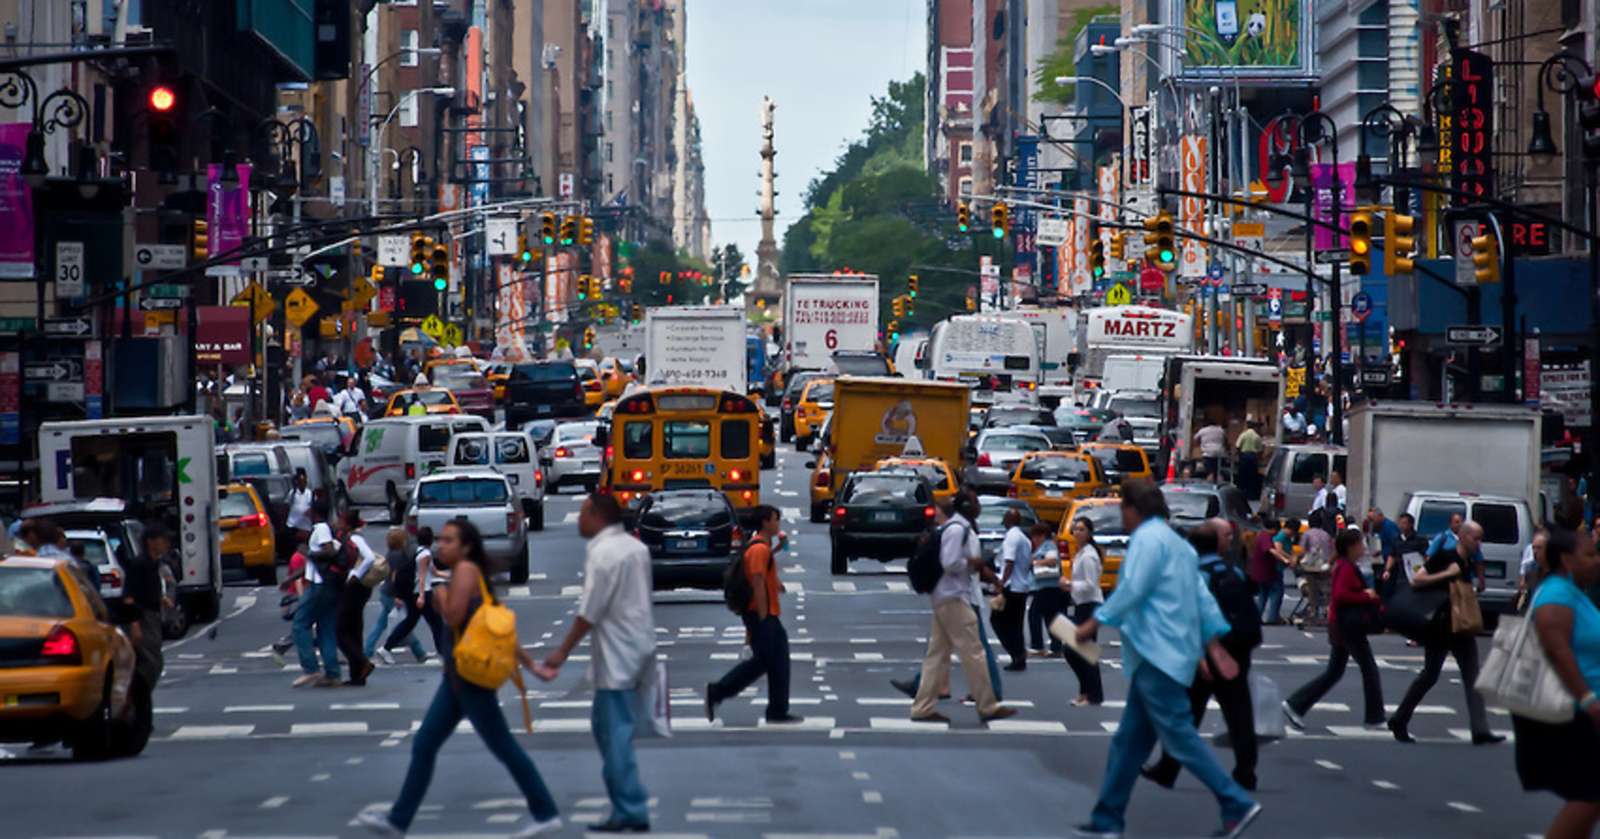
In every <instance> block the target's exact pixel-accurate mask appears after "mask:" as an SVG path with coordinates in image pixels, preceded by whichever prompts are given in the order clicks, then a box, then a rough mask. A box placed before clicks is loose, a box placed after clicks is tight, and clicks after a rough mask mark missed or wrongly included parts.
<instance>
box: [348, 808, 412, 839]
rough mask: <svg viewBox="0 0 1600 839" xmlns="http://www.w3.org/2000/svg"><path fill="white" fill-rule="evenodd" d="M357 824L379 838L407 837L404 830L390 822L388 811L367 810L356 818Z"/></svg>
mask: <svg viewBox="0 0 1600 839" xmlns="http://www.w3.org/2000/svg"><path fill="white" fill-rule="evenodd" d="M356 824H359V825H361V826H362V827H364V828H366V829H367V830H369V831H371V832H372V833H374V834H377V835H378V836H389V837H393V839H404V837H405V835H406V832H405V831H404V830H401V829H400V828H398V827H395V826H394V822H391V821H389V812H388V811H387V810H365V811H363V812H361V813H360V814H358V815H357V816H356Z"/></svg>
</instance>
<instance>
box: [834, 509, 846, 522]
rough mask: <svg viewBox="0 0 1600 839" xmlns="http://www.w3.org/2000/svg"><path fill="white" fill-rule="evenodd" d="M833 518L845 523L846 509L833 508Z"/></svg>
mask: <svg viewBox="0 0 1600 839" xmlns="http://www.w3.org/2000/svg"><path fill="white" fill-rule="evenodd" d="M833 517H834V518H836V519H838V520H839V521H844V508H843V507H834V508H833Z"/></svg>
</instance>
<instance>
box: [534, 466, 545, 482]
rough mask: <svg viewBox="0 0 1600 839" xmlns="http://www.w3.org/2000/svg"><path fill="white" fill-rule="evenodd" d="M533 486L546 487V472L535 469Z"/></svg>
mask: <svg viewBox="0 0 1600 839" xmlns="http://www.w3.org/2000/svg"><path fill="white" fill-rule="evenodd" d="M533 485H534V486H543V485H544V470H543V469H535V470H533Z"/></svg>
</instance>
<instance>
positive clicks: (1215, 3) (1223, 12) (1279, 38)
mask: <svg viewBox="0 0 1600 839" xmlns="http://www.w3.org/2000/svg"><path fill="white" fill-rule="evenodd" d="M1172 2H1173V19H1179V20H1182V21H1183V29H1184V31H1185V32H1187V33H1188V34H1189V37H1187V38H1185V39H1184V49H1185V52H1184V59H1183V63H1184V65H1185V68H1186V70H1187V72H1188V73H1190V74H1214V73H1216V72H1219V71H1223V70H1227V71H1231V72H1239V71H1244V72H1247V73H1248V74H1249V75H1250V76H1252V77H1259V76H1274V75H1278V76H1287V77H1300V76H1306V75H1309V73H1310V61H1311V56H1310V52H1311V50H1310V49H1309V46H1308V45H1309V44H1310V43H1311V37H1310V36H1311V27H1310V24H1311V20H1310V18H1311V15H1310V14H1308V12H1307V8H1306V7H1307V3H1306V0H1172Z"/></svg>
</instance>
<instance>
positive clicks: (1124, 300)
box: [1106, 283, 1133, 306]
mask: <svg viewBox="0 0 1600 839" xmlns="http://www.w3.org/2000/svg"><path fill="white" fill-rule="evenodd" d="M1132 302H1133V292H1131V291H1129V290H1128V287H1127V286H1125V285H1123V284H1122V283H1117V284H1115V285H1113V286H1111V288H1108V289H1106V305H1107V306H1126V305H1128V304H1129V303H1132Z"/></svg>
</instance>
